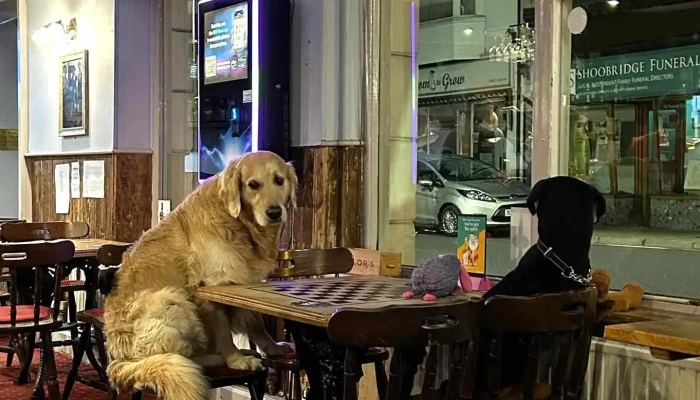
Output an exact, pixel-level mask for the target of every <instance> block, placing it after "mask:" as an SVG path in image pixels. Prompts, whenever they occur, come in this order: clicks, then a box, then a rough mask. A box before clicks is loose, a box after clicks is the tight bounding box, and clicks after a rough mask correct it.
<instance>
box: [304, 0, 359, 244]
mask: <svg viewBox="0 0 700 400" xmlns="http://www.w3.org/2000/svg"><path fill="white" fill-rule="evenodd" d="M364 7H365V3H364V2H363V1H344V0H332V1H329V0H325V1H324V0H306V1H297V2H296V5H295V12H294V20H293V23H292V62H291V64H292V68H291V69H292V70H291V77H292V79H291V82H292V87H291V95H290V97H291V108H292V113H291V115H292V121H291V137H292V151H291V154H292V161H294V164H295V166H296V170H297V175H298V177H299V188H298V191H297V193H298V194H297V206H298V208H297V210H296V212H295V215H294V219H293V222H294V223H293V243H292V247H293V248H296V249H303V248H330V247H338V246H342V247H360V246H363V223H364V212H363V210H364V202H365V196H364V194H363V173H364V168H365V165H364V164H365V163H364V160H365V148H364V141H363V136H364V133H363V128H362V108H363V105H364V102H363V99H362V92H363V88H364V75H363V71H364V69H363V68H364V58H363V57H364V56H363V54H364V53H363V51H362V43H363V39H364V30H363V29H364V28H363V9H364ZM319 86H320V89H319Z"/></svg>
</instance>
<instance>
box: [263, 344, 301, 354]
mask: <svg viewBox="0 0 700 400" xmlns="http://www.w3.org/2000/svg"><path fill="white" fill-rule="evenodd" d="M261 350H262V351H263V353H265V355H266V356H268V357H281V358H284V357H288V356H294V355H295V354H296V349H295V348H294V344H293V343H287V342H279V343H275V344H273V345H271V346H269V347H267V348H265V349H261Z"/></svg>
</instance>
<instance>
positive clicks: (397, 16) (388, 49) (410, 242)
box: [378, 0, 417, 265]
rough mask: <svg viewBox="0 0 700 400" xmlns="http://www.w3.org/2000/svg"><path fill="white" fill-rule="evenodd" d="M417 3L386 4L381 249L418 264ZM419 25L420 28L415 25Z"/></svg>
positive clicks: (392, 0) (383, 13)
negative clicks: (414, 50) (414, 36)
mask: <svg viewBox="0 0 700 400" xmlns="http://www.w3.org/2000/svg"><path fill="white" fill-rule="evenodd" d="M413 7H416V8H417V4H414V2H412V1H405V0H390V1H382V2H381V21H382V22H381V37H380V41H381V42H380V43H381V45H380V46H381V47H380V52H381V53H380V68H381V69H380V99H379V101H380V108H379V110H380V114H379V121H380V127H379V154H380V156H379V163H380V167H379V209H378V213H379V248H380V249H381V250H386V251H395V252H400V253H401V254H402V262H403V263H404V264H408V265H415V228H414V225H413V222H414V220H415V216H416V186H415V183H414V180H413V171H414V170H415V165H414V164H415V162H416V160H414V152H413V149H414V145H415V143H414V141H415V138H414V137H413V117H414V116H413V107H414V100H415V99H414V98H413V96H414V90H413V89H414V88H413V76H412V74H413V70H414V68H415V67H416V66H415V64H414V63H415V62H416V60H414V58H413V54H412V40H411V34H412V32H411V31H412V23H415V24H417V21H416V20H417V10H415V17H416V18H412V15H411V14H412V8H413ZM415 28H416V29H417V26H416V27H415Z"/></svg>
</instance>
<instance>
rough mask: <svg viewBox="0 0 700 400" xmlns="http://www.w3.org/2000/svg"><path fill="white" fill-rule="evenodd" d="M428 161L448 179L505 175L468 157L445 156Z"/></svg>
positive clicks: (469, 179)
mask: <svg viewBox="0 0 700 400" xmlns="http://www.w3.org/2000/svg"><path fill="white" fill-rule="evenodd" d="M428 163H429V164H430V165H431V166H432V167H433V168H435V169H436V170H437V171H438V172H439V173H440V175H442V177H443V178H445V179H447V180H448V181H456V182H464V181H476V180H482V179H501V178H504V177H505V176H504V175H503V174H502V173H501V172H500V171H498V170H497V169H496V168H494V167H493V166H491V165H489V164H487V163H485V162H483V161H479V160H475V159H473V158H470V157H446V158H441V159H437V160H431V161H428Z"/></svg>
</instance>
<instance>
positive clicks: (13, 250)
mask: <svg viewBox="0 0 700 400" xmlns="http://www.w3.org/2000/svg"><path fill="white" fill-rule="evenodd" d="M74 252H75V246H74V245H73V243H71V242H70V241H61V242H55V243H22V244H0V266H1V267H3V268H8V269H9V271H10V305H9V306H3V307H0V334H5V335H8V334H9V335H14V336H24V335H26V336H28V337H33V336H35V335H36V334H37V333H39V334H40V335H41V343H42V347H41V360H40V365H39V376H37V379H36V383H35V386H34V393H33V394H32V397H31V398H32V399H43V398H44V389H43V384H44V382H46V384H47V388H48V393H49V399H50V400H59V399H60V398H61V391H60V389H59V386H58V379H57V372H56V360H55V358H54V350H53V346H52V342H51V332H53V331H54V330H55V329H56V328H58V327H60V326H61V325H62V323H63V322H62V321H61V320H60V319H59V311H60V310H59V304H60V301H58V300H59V299H60V298H61V274H62V272H63V271H62V270H63V265H64V264H65V263H67V262H69V261H70V260H71V259H73V253H74ZM49 267H50V268H55V276H54V279H53V280H54V282H53V283H54V292H53V293H54V296H53V299H42V290H41V284H42V282H43V274H44V272H45V271H46V270H48V268H49ZM20 270H33V272H34V298H33V304H32V305H21V304H19V301H18V299H19V287H18V285H17V275H18V272H19V271H20ZM42 300H45V301H42ZM46 300H48V301H46ZM43 304H53V306H51V307H46V306H44V305H43ZM28 351H33V348H32V349H28ZM24 358H25V359H28V358H29V357H28V355H25V357H24Z"/></svg>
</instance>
